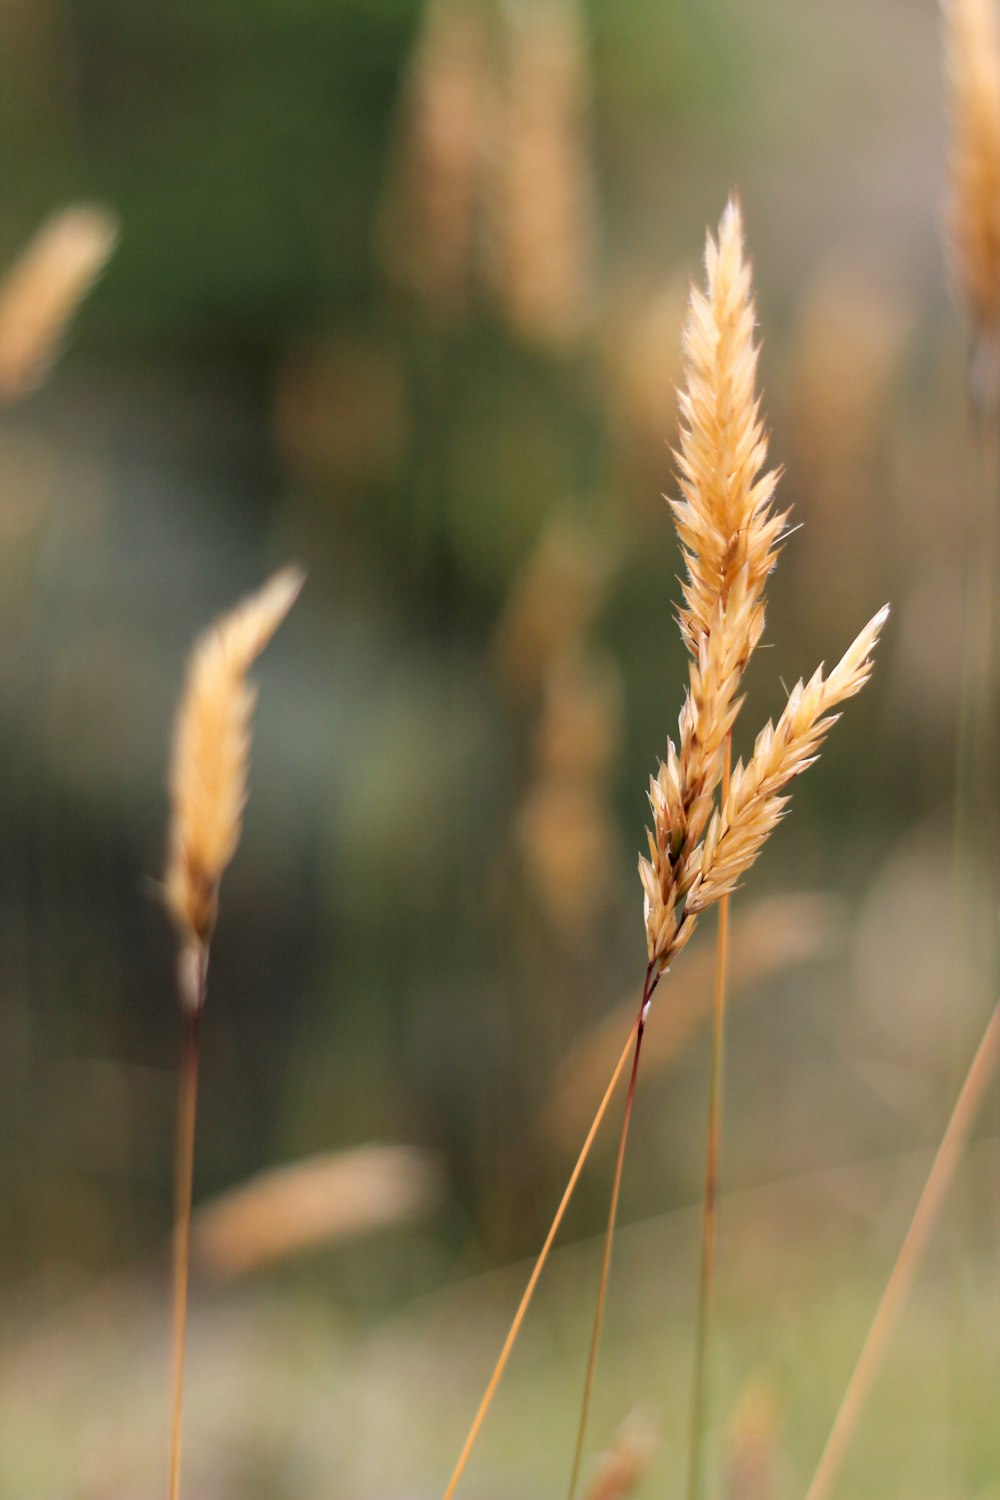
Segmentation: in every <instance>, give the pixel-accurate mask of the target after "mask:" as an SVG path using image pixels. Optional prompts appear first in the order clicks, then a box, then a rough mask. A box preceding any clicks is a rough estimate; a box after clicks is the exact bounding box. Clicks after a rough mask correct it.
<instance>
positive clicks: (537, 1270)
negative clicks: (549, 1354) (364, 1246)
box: [444, 1012, 641, 1500]
mask: <svg viewBox="0 0 1000 1500" xmlns="http://www.w3.org/2000/svg"><path fill="white" fill-rule="evenodd" d="M639 1019H641V1012H640V1018H637V1020H636V1021H635V1023H634V1024H633V1026H632V1029H631V1031H630V1032H629V1034H628V1041H627V1042H626V1043H625V1046H624V1047H623V1048H622V1054H621V1056H620V1057H619V1059H618V1062H617V1063H616V1064H615V1070H614V1072H613V1073H612V1075H611V1081H610V1083H609V1084H608V1086H607V1088H606V1090H605V1092H604V1097H603V1099H602V1100H601V1102H600V1104H599V1105H598V1106H597V1113H596V1114H595V1115H594V1118H593V1120H592V1122H591V1126H590V1129H589V1130H588V1132H587V1138H586V1140H585V1141H584V1143H583V1147H582V1148H581V1151H580V1155H579V1156H578V1157H577V1159H576V1166H575V1167H574V1168H573V1171H572V1172H571V1173H570V1178H569V1182H568V1183H567V1184H566V1190H565V1192H564V1193H563V1195H562V1198H561V1200H560V1202H559V1207H558V1208H557V1209H556V1213H555V1218H554V1219H553V1220H552V1223H551V1225H550V1226H549V1232H548V1234H547V1235H546V1236H545V1243H544V1244H543V1245H542V1248H541V1250H540V1251H539V1252H538V1259H537V1260H536V1261H535V1265H534V1269H533V1270H532V1273H531V1275H530V1276H529V1278H528V1284H527V1286H526V1287H525V1289H524V1294H523V1296H522V1297H521V1301H520V1302H519V1303H518V1307H517V1312H516V1313H515V1314H514V1318H513V1321H512V1323H511V1325H510V1328H509V1330H508V1332H507V1337H506V1339H505V1340H504V1345H503V1348H502V1349H501V1350H500V1357H499V1358H498V1360H497V1362H496V1364H495V1365H494V1367H493V1374H492V1375H491V1376H490V1379H489V1384H488V1385H487V1387H486V1390H485V1392H484V1393H483V1399H482V1400H481V1401H480V1403H479V1408H478V1410H477V1412H476V1415H475V1416H474V1417H473V1419H472V1426H471V1427H470V1428H469V1432H468V1436H467V1437H466V1439H465V1442H464V1444H463V1445H462V1451H461V1453H460V1454H459V1456H458V1462H457V1463H456V1465H455V1468H454V1472H453V1473H452V1476H451V1478H450V1479H449V1481H448V1487H447V1489H446V1490H445V1492H444V1500H451V1497H452V1496H453V1495H454V1493H455V1491H456V1489H457V1488H458V1485H459V1481H460V1480H461V1478H462V1475H463V1474H464V1473H465V1468H466V1465H467V1464H468V1462H469V1458H470V1456H471V1453H472V1450H473V1448H474V1446H475V1443H476V1439H477V1438H478V1436H479V1429H480V1428H481V1427H482V1425H483V1421H484V1420H485V1417H486V1413H487V1412H488V1411H489V1409H490V1404H491V1403H492V1401H493V1397H494V1396H495V1395H496V1390H497V1386H498V1385H499V1384H500V1380H501V1377H502V1375H503V1372H504V1370H505V1369H506V1367H507V1361H508V1359H509V1358H510V1354H511V1350H512V1349H513V1347H514V1344H515V1341H516V1339H517V1336H518V1334H519V1333H520V1331H521V1324H522V1323H523V1322H524V1316H525V1314H526V1312H527V1311H528V1307H529V1305H530V1303H531V1299H532V1297H533V1296H534V1293H535V1287H536V1286H537V1285H538V1279H539V1277H540V1276H541V1274H542V1271H543V1270H544V1268H545V1262H546V1261H547V1260H548V1258H549V1251H550V1250H551V1249H552V1244H553V1241H554V1240H555V1237H556V1235H557V1233H558V1232H559V1226H560V1224H561V1223H562V1221H563V1218H564V1216H565V1213H566V1210H567V1208H568V1207H569V1202H570V1199H571V1198H572V1196H573V1193H574V1191H575V1189H576V1184H577V1182H578V1181H579V1177H580V1173H581V1172H582V1171H583V1168H584V1163H585V1162H586V1160H587V1157H588V1156H589V1155H590V1148H591V1146H592V1145H593V1144H594V1139H595V1137H596V1135H597V1132H598V1130H599V1129H600V1126H601V1121H602V1120H603V1119H604V1116H605V1115H606V1114H607V1111H608V1105H609V1104H610V1103H611V1098H612V1095H613V1094H614V1091H615V1088H616V1086H617V1084H618V1080H619V1078H620V1077H621V1075H622V1073H623V1071H624V1068H625V1064H626V1062H627V1061H628V1056H629V1053H630V1052H631V1050H632V1041H633V1038H634V1037H635V1035H636V1032H637V1030H638V1027H639Z"/></svg>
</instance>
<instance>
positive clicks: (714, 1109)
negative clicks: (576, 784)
mask: <svg viewBox="0 0 1000 1500" xmlns="http://www.w3.org/2000/svg"><path fill="white" fill-rule="evenodd" d="M732 763H733V737H732V734H731V733H730V734H728V735H727V736H726V758H725V762H724V764H723V768H722V802H723V804H725V801H726V798H727V797H728V795H729V780H730V776H731V774H732ZM728 969H729V897H728V896H723V897H722V899H721V900H720V902H719V925H718V928H717V931H716V940H715V985H714V989H713V995H712V1062H711V1075H710V1080H709V1088H708V1139H707V1145H706V1149H705V1195H704V1200H703V1204H702V1219H701V1225H702V1228H701V1279H700V1281H699V1285H698V1323H697V1327H696V1330H695V1343H694V1368H693V1371H692V1376H691V1434H690V1440H689V1443H690V1447H689V1455H688V1487H687V1495H688V1500H698V1496H699V1495H700V1493H701V1457H702V1446H703V1440H704V1428H705V1413H706V1408H707V1405H708V1390H707V1386H708V1347H709V1341H710V1338H711V1331H712V1293H713V1290H714V1287H715V1244H716V1202H717V1199H718V1192H719V1147H720V1140H721V1136H722V1064H723V1059H724V1056H725V1030H726V979H727V975H728Z"/></svg>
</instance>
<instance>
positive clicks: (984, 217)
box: [942, 0, 1000, 407]
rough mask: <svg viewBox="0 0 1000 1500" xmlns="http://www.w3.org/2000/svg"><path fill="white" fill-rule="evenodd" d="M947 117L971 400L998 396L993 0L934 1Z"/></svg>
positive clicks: (999, 188)
mask: <svg viewBox="0 0 1000 1500" xmlns="http://www.w3.org/2000/svg"><path fill="white" fill-rule="evenodd" d="M942 10H943V16H944V23H945V54H946V65H947V71H948V83H949V93H950V101H949V102H950V115H951V155H950V163H949V165H950V179H951V191H950V203H949V211H948V240H949V251H950V262H951V274H952V280H953V283H954V285H955V289H956V292H957V293H958V296H959V298H960V300H961V302H962V303H963V305H964V308H965V313H966V317H967V319H968V322H969V328H970V333H971V337H972V346H973V350H972V352H973V362H972V371H971V375H972V393H973V397H974V399H975V400H976V402H977V404H978V405H979V406H981V407H992V406H993V404H994V403H995V402H996V400H997V397H998V395H1000V385H998V382H1000V19H998V15H997V6H996V0H942Z"/></svg>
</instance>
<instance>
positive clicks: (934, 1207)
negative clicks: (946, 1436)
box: [806, 1005, 1000, 1500]
mask: <svg viewBox="0 0 1000 1500" xmlns="http://www.w3.org/2000/svg"><path fill="white" fill-rule="evenodd" d="M998 1061H1000V1005H998V1006H997V1008H996V1009H995V1010H994V1012H993V1014H992V1016H991V1017H990V1021H989V1025H988V1026H987V1027H986V1031H985V1033H984V1035H983V1039H982V1041H981V1042H980V1044H979V1048H978V1050H977V1052H976V1055H975V1057H974V1058H973V1060H972V1066H971V1067H970V1068H969V1071H968V1073H967V1074H966V1077H965V1082H964V1083H963V1084H962V1089H961V1092H960V1093H959V1096H958V1100H957V1101H956V1104H955V1108H954V1109H953V1110H952V1114H951V1119H950V1120H949V1121H948V1126H947V1129H946V1130H945V1133H944V1136H943V1138H942V1140H941V1144H940V1146H939V1147H938V1149H937V1154H936V1155H935V1157H934V1161H933V1163H932V1165H931V1170H930V1173H929V1174H928V1177H927V1181H926V1182H925V1184H924V1189H923V1192H922V1193H921V1194H920V1200H919V1202H918V1203H917V1207H916V1209H915V1211H914V1214H913V1218H912V1219H911V1221H910V1227H909V1229H908V1230H907V1231H906V1236H905V1238H904V1240H903V1245H902V1248H901V1250H900V1252H899V1255H898V1256H897V1258H896V1264H895V1265H894V1266H893V1268H892V1274H891V1275H890V1277H889V1280H888V1283H887V1284H886V1288H885V1291H884V1292H883V1293H882V1300H881V1302H880V1303H879V1305H878V1309H877V1311H876V1313H875V1316H874V1318H873V1319H872V1323H871V1327H870V1328H869V1329H868V1336H867V1338H866V1339H865V1342H864V1345H863V1347H862V1350H861V1353H860V1355H859V1356H858V1362H857V1364H856V1365H855V1367H854V1373H853V1374H852V1375H851V1378H850V1381H849V1383H848V1386H847V1390H846V1391H845V1392H844V1397H843V1400H842V1401H841V1403H840V1409H839V1411H838V1412H837V1415H836V1418H835V1420H834V1423H833V1427H832V1428H831V1431H830V1436H829V1437H828V1438H827V1440H826V1447H825V1448H824V1449H823V1452H822V1455H821V1457H820V1461H819V1465H818V1467H817V1469H816V1473H815V1474H814V1476H813V1481H812V1484H810V1486H809V1489H808V1491H807V1492H806V1500H826V1497H827V1496H828V1495H829V1494H830V1491H831V1489H832V1488H833V1485H834V1483H835V1482H836V1479H837V1476H838V1474H839V1473H840V1468H841V1465H842V1464H843V1461H844V1455H845V1454H846V1452H847V1448H848V1445H849V1444H850V1441H851V1438H852V1437H853V1435H854V1429H855V1428H856V1426H857V1424H858V1418H859V1417H860V1415H861V1412H862V1409H863V1407H864V1404H865V1400H866V1398H867V1396H868V1392H869V1390H870V1389H871V1384H872V1381H873V1380H874V1378H875V1374H876V1372H877V1370H878V1367H879V1364H880V1363H881V1360H882V1356H883V1354H884V1353H885V1350H886V1346H887V1344H888V1342H889V1339H890V1337H891V1336H892V1333H893V1330H894V1328H895V1326H896V1321H897V1319H898V1317H899V1313H900V1310H901V1308H902V1306H903V1303H904V1302H905V1300H906V1296H907V1293H908V1292H909V1290H910V1288H911V1287H912V1285H913V1281H914V1278H915V1277H916V1274H917V1271H918V1269H919V1267H920V1261H921V1257H922V1255H923V1252H924V1250H925V1248H926V1245H927V1241H928V1239H929V1238H930V1234H931V1230H932V1229H933V1228H934V1225H935V1223H936V1222H937V1217H938V1214H939V1213H940V1211H941V1205H942V1203H943V1201H944V1197H945V1194H946V1193H947V1191H948V1188H949V1186H950V1184H951V1180H952V1177H953V1176H954V1174H955V1168H956V1166H957V1165H958V1162H959V1159H960V1157H961V1155H962V1150H963V1148H964V1146H965V1143H966V1141H967V1140H968V1138H969V1132H970V1130H971V1128H972V1124H973V1121H974V1120H975V1118H976V1114H977V1113H978V1110H979V1106H980V1104H981V1103H982V1100H983V1095H984V1094H985V1092H986V1089H987V1087H988V1085H989V1083H990V1080H991V1079H992V1077H993V1074H994V1072H995V1071H996V1067H997V1062H998Z"/></svg>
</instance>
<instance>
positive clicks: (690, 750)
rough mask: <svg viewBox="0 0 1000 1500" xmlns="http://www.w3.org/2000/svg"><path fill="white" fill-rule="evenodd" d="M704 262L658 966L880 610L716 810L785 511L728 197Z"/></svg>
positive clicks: (644, 869)
mask: <svg viewBox="0 0 1000 1500" xmlns="http://www.w3.org/2000/svg"><path fill="white" fill-rule="evenodd" d="M705 270H706V286H705V290H704V291H701V290H699V289H697V288H695V289H693V290H692V293H691V299H690V303H689V308H688V317H687V321H686V323H685V328H684V368H685V389H684V390H683V392H682V393H681V396H680V414H681V444H680V451H679V453H678V454H677V455H676V457H677V463H678V468H679V479H680V489H681V498H680V499H678V500H674V501H672V502H671V509H672V511H673V515H674V520H675V523H676V526H677V532H678V536H679V538H680V543H681V548H682V551H683V554H684V560H685V563H686V564H687V573H688V577H687V580H686V582H685V583H684V585H683V588H684V605H683V607H682V609H681V610H680V614H679V622H680V628H681V634H682V636H683V638H684V642H685V644H686V646H687V648H688V651H689V652H690V654H691V663H690V669H689V685H688V691H687V694H686V697H685V700H684V705H683V707H682V709H681V714H680V720H679V745H678V746H675V745H674V744H673V743H672V742H671V741H668V743H667V756H666V760H665V761H663V762H661V764H660V767H659V770H658V772H657V775H656V776H655V777H653V779H652V780H651V782H650V791H649V800H650V806H651V808H652V812H653V827H652V829H651V830H650V831H649V834H648V842H649V858H648V859H647V858H645V857H643V858H640V860H639V874H640V878H641V880H642V885H643V891H644V895H645V920H646V939H647V946H648V951H649V960H650V964H651V965H655V966H656V967H657V968H658V969H659V970H661V971H662V970H663V969H664V968H666V967H667V965H668V964H669V963H670V961H671V959H672V958H673V957H674V956H675V955H676V954H677V953H679V952H680V950H681V948H682V947H683V946H684V944H685V943H686V942H687V941H688V939H689V938H690V936H691V934H692V932H693V931H694V926H695V923H696V921H697V917H698V914H699V913H700V912H702V911H704V910H705V909H706V907H708V906H710V905H712V904H713V903H714V902H715V901H718V900H719V899H720V898H721V897H722V896H725V895H727V894H728V893H729V892H730V891H732V890H733V888H734V887H735V885H736V883H737V882H738V880H739V879H740V877H741V876H742V875H743V874H744V872H745V871H746V870H747V869H749V867H750V865H751V864H752V863H753V861H754V860H755V859H756V857H757V855H758V853H759V852H760V850H761V848H762V846H763V844H764V841H765V839H766V838H767V835H768V834H769V833H770V832H771V830H772V829H773V828H774V827H775V825H776V824H777V822H778V821H779V820H780V818H781V816H782V813H783V811H784V809H785V806H786V804H787V798H786V797H783V796H781V794H780V793H781V788H782V787H783V786H785V785H786V784H787V782H788V781H790V780H791V779H792V777H793V776H797V775H798V774H800V772H802V771H804V770H805V769H806V767H807V766H809V765H811V764H812V762H813V761H814V760H815V758H816V756H817V755H818V753H819V749H820V746H821V745H822V742H823V739H824V738H825V736H826V733H827V731H828V730H829V728H830V726H831V725H832V724H833V722H834V718H835V715H833V714H832V712H831V710H832V709H833V708H834V707H835V706H836V705H837V704H838V703H840V702H842V701H843V700H844V699H846V698H849V697H852V696H853V695H854V694H855V693H857V692H858V691H860V689H861V688H862V687H863V685H864V683H865V682H866V681H867V680H868V676H869V675H870V672H871V666H872V663H871V655H872V651H873V650H874V647H875V644H876V641H877V640H878V635H879V632H880V630H881V628H882V625H883V624H884V622H885V619H886V616H887V614H888V608H886V609H884V610H880V611H879V613H878V614H877V615H876V616H875V617H874V619H873V620H871V621H870V622H869V624H868V625H866V626H865V628H864V630H863V631H862V632H861V634H860V635H859V636H858V638H857V639H856V640H855V642H854V643H853V645H852V646H851V647H850V648H849V649H848V651H847V652H846V653H845V655H844V657H843V659H842V660H841V661H840V662H839V663H838V665H837V666H836V667H835V668H834V669H833V671H832V672H831V673H830V675H829V677H826V678H824V677H823V674H822V671H821V670H819V671H817V672H816V673H815V674H814V676H813V677H812V678H811V679H810V681H809V683H808V684H807V685H805V686H803V685H802V684H801V683H799V684H798V685H797V686H796V687H795V688H794V689H793V691H792V693H791V695H790V696H789V700H788V704H787V706H786V708H785V711H784V713H783V714H782V715H781V718H780V719H779V720H778V723H777V725H776V726H775V725H770V724H769V725H768V726H767V727H766V729H764V730H763V731H762V732H761V734H760V735H759V736H758V738H757V742H756V745H755V747H754V753H753V755H752V757H751V759H750V761H749V763H748V765H746V766H744V765H743V764H742V763H740V764H739V765H737V767H736V770H735V772H734V773H733V778H732V784H731V786H730V789H729V791H728V794H727V795H726V798H725V801H724V804H723V805H722V806H721V807H720V806H718V805H717V798H718V792H719V787H720V783H721V782H722V775H723V765H724V758H725V746H726V739H727V736H728V735H729V734H730V732H731V730H732V727H733V724H734V722H735V720H736V716H737V714H738V713H739V711H740V708H741V707H742V702H743V700H742V698H741V697H739V696H738V694H739V687H740V682H741V679H742V675H743V671H744V668H745V667H746V664H747V661H748V660H749V658H750V655H751V654H752V652H753V651H754V649H755V647H756V646H757V644H758V642H759V641H760V638H761V635H762V632H763V629H764V587H765V584H766V581H767V576H768V574H769V573H770V571H771V569H772V568H773V566H774V563H775V560H776V558H777V555H778V548H779V543H780V538H781V535H782V532H783V530H784V527H785V523H786V519H787V513H786V514H781V513H777V512H775V510H774V506H773V501H774V494H775V487H776V485H777V480H778V474H777V473H776V472H775V471H773V470H771V471H765V470H764V464H765V460H766V457H767V441H766V437H765V434H764V427H763V423H762V422H761V420H760V414H759V413H760V403H759V398H758V396H757V394H756V388H755V383H756V371H757V349H756V346H755V345H754V341H753V330H754V322H755V313H754V304H753V298H752V294H751V284H750V269H749V266H748V265H747V263H746V260H745V259H744V255H743V225H742V218H741V215H740V210H739V205H738V204H737V202H736V201H735V199H730V201H729V203H728V205H727V207H726V210H725V213H724V214H723V216H722V220H721V222H720V224H719V234H718V239H717V240H713V239H712V237H711V235H709V236H708V241H707V248H706V253H705Z"/></svg>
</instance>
